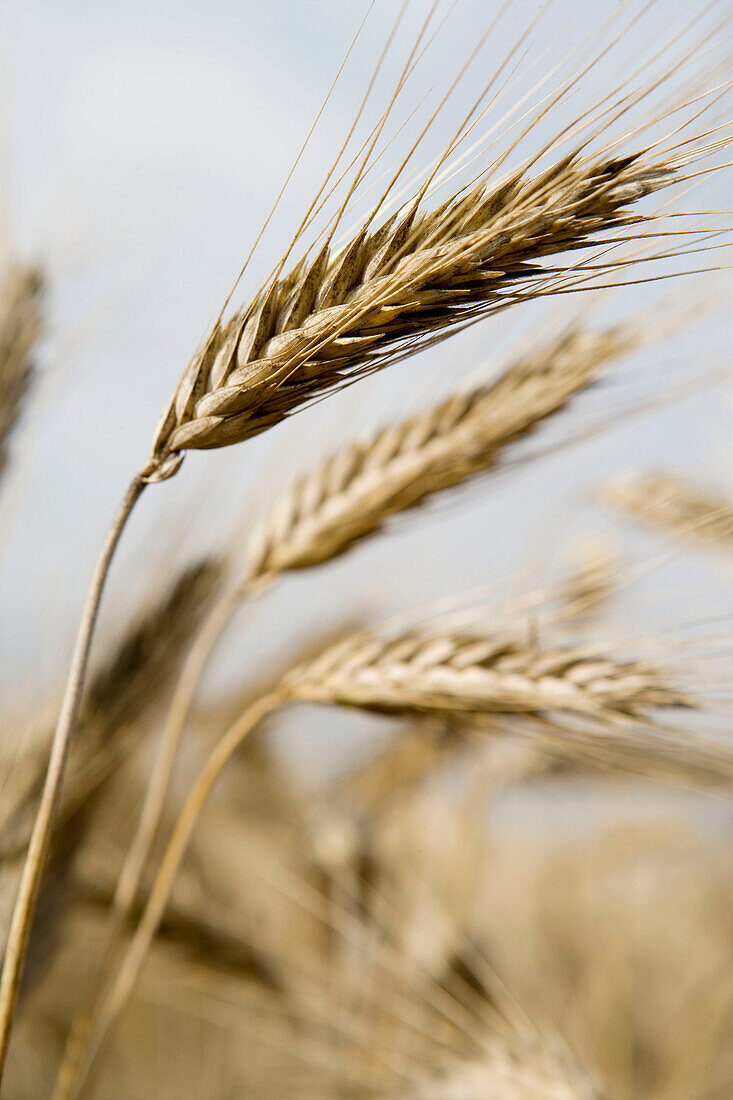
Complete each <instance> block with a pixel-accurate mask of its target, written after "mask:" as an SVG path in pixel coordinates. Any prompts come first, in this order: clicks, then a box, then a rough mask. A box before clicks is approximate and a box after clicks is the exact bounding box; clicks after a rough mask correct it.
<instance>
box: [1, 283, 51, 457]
mask: <svg viewBox="0 0 733 1100" xmlns="http://www.w3.org/2000/svg"><path fill="white" fill-rule="evenodd" d="M41 289H42V287H41V278H40V275H39V273H38V272H37V271H35V270H33V269H23V268H18V267H11V268H10V269H9V270H8V271H7V272H6V274H5V278H4V279H3V282H2V285H1V286H0V479H1V478H2V476H3V473H4V472H5V469H6V467H7V464H8V454H9V452H8V441H9V438H10V434H11V432H12V430H13V428H14V427H15V424H16V423H17V420H18V416H19V414H20V410H21V406H22V404H23V399H24V398H25V395H26V393H27V392H28V387H29V386H30V383H31V378H32V374H33V359H32V351H33V347H34V345H35V344H36V342H37V341H38V338H39V336H40V331H41Z"/></svg>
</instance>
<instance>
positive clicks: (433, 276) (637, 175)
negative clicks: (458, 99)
mask: <svg viewBox="0 0 733 1100" xmlns="http://www.w3.org/2000/svg"><path fill="white" fill-rule="evenodd" d="M673 175H674V173H673V171H672V169H671V168H670V166H669V165H668V164H666V163H656V162H652V163H646V162H645V160H644V156H643V154H642V153H635V154H632V155H630V156H626V157H623V158H618V159H615V160H609V159H603V158H600V159H595V160H594V159H593V158H583V157H582V156H581V155H580V154H571V155H568V156H566V157H564V158H563V159H562V160H560V161H559V162H558V163H556V164H554V165H552V166H551V167H550V168H549V169H547V170H546V171H545V172H543V173H542V174H540V175H539V176H538V177H537V178H535V179H527V178H524V177H523V175H522V174H521V173H520V174H518V175H515V176H514V177H512V178H510V179H508V180H507V181H505V182H503V183H500V184H497V185H487V184H484V183H481V184H479V185H478V186H477V187H475V188H473V189H471V190H470V191H469V192H468V193H467V194H465V195H462V196H460V197H458V198H455V199H451V200H449V201H447V202H446V203H444V204H443V205H442V206H439V207H438V208H437V209H435V210H433V211H432V212H429V213H423V212H421V211H420V210H419V209H418V208H417V206H416V205H412V206H410V207H409V208H408V210H407V213H406V214H403V215H401V216H397V215H395V216H393V217H392V218H391V219H389V220H388V221H387V222H386V223H385V224H384V225H383V226H382V227H381V228H380V229H378V230H377V231H376V232H373V233H370V232H369V231H368V227H365V228H364V229H363V230H362V231H361V232H359V233H358V234H357V235H356V236H355V238H354V239H353V240H352V241H351V243H349V244H348V245H346V246H345V247H344V248H343V249H342V250H341V251H340V252H338V253H337V254H336V255H335V256H334V257H333V258H330V256H329V250H328V247H327V246H324V247H323V248H322V249H321V250H320V251H319V252H318V254H317V255H316V256H314V257H310V258H307V259H304V260H302V261H301V262H300V263H299V264H297V265H296V267H295V269H294V270H293V271H292V272H291V273H290V274H289V275H288V276H286V277H283V278H280V279H276V280H275V281H274V282H272V283H271V284H270V285H269V286H268V287H267V289H266V290H265V291H264V292H263V293H262V294H261V295H260V296H259V297H258V298H257V299H256V300H255V301H254V303H253V304H252V305H251V306H250V307H248V308H247V309H245V310H243V311H242V312H241V313H238V314H237V315H236V316H234V317H233V318H232V319H231V320H230V321H228V322H226V323H220V322H218V323H217V325H216V326H215V327H214V329H213V331H212V332H211V334H210V335H209V337H208V339H207V341H206V343H205V345H204V347H203V348H202V349H201V350H200V352H199V353H198V354H197V355H196V357H195V358H194V359H193V360H192V361H191V363H190V365H189V367H188V368H187V369H186V371H185V373H184V375H183V377H182V379H181V381H180V383H179V385H178V387H177V389H176V392H175V394H174V397H173V399H172V401H171V404H170V406H169V408H168V410H167V412H166V413H165V415H164V417H163V419H162V421H161V424H160V427H159V429H158V432H157V435H156V438H155V442H154V447H153V460H152V464H151V469H152V470H153V472H152V473H150V474H149V476H150V477H160V476H169V475H170V473H171V472H174V470H175V469H176V468H177V462H178V460H177V459H174V458H173V457H172V456H175V455H176V454H177V453H178V452H181V451H184V450H187V449H190V448H212V447H222V446H226V445H228V444H230V443H236V442H239V441H240V440H244V439H248V438H250V437H251V436H254V435H257V434H259V433H260V432H262V431H265V430H266V429H267V428H269V427H271V426H272V425H274V424H276V423H278V422H279V421H281V420H283V419H284V418H285V417H286V416H288V415H289V414H290V413H291V412H293V411H294V410H295V409H297V408H298V407H299V406H301V405H303V404H304V403H305V402H307V401H310V400H312V399H313V398H315V397H317V396H319V395H322V394H325V393H328V392H330V391H332V390H334V389H336V388H337V387H339V386H341V385H343V384H344V383H345V382H347V381H348V380H349V379H353V378H354V377H356V376H357V375H359V374H361V373H364V372H367V371H370V370H374V369H377V368H378V367H381V366H383V365H384V364H385V363H386V362H388V361H389V360H391V359H394V358H397V357H399V356H401V355H403V354H405V353H406V352H407V351H410V352H412V351H415V350H416V349H418V348H419V347H422V346H425V345H426V344H428V343H430V342H431V341H434V340H435V339H436V338H438V337H440V336H441V335H444V334H445V333H446V332H448V331H450V330H452V329H454V328H456V326H458V325H461V324H464V323H466V322H468V321H470V320H473V319H475V318H477V317H479V316H483V315H485V314H487V313H490V312H492V311H493V310H496V309H499V308H503V307H504V306H505V305H506V304H507V302H509V301H512V300H518V299H519V298H523V297H527V296H528V294H531V293H532V290H531V288H532V286H533V280H534V284H536V286H535V290H536V291H537V292H538V291H539V287H540V284H541V283H542V280H543V279H544V280H547V279H549V278H551V277H552V275H551V272H550V273H548V270H547V269H545V268H544V267H543V266H542V265H538V263H537V261H539V260H541V259H542V258H543V257H546V256H552V255H558V254H560V253H564V252H568V251H570V250H575V249H579V248H584V247H588V246H590V245H592V244H596V243H599V242H600V241H601V240H602V239H603V234H604V233H605V232H606V231H607V230H610V229H616V228H620V227H622V226H628V225H631V224H637V223H638V222H639V221H642V220H644V219H643V217H641V216H640V215H635V214H634V215H632V214H631V213H630V207H631V206H633V204H634V203H635V202H637V201H638V200H639V199H641V198H643V197H644V196H645V195H648V194H650V193H652V192H653V191H655V190H657V189H658V188H660V187H664V186H665V185H667V184H668V183H669V182H670V181H671V179H672V178H673ZM568 274H569V271H568V268H567V267H566V268H565V271H564V275H565V277H566V282H569V285H572V275H571V276H570V278H569V280H568ZM528 287H529V288H530V289H528Z"/></svg>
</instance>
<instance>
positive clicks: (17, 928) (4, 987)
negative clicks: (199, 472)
mask: <svg viewBox="0 0 733 1100" xmlns="http://www.w3.org/2000/svg"><path fill="white" fill-rule="evenodd" d="M145 485H146V481H145V480H144V478H143V477H142V476H141V475H140V474H138V475H136V477H134V478H133V480H132V481H131V483H130V485H129V488H128V489H127V492H126V493H125V496H124V497H123V499H122V502H121V504H120V507H119V509H118V511H117V515H116V516H115V518H114V520H113V522H112V526H111V527H110V529H109V532H108V533H107V537H106V539H105V541H104V544H103V546H102V550H101V552H100V555H99V560H98V561H97V565H96V568H95V570H94V575H93V577H92V581H91V585H90V587H89V593H88V595H87V599H86V604H85V606H84V611H83V613H82V618H81V623H80V624H79V631H78V634H77V638H76V645H75V648H74V656H73V659H72V663H71V669H70V672H69V678H68V680H67V683H66V690H65V692H64V698H63V702H62V705H61V713H60V714H59V719H58V724H57V726H56V731H55V733H54V737H53V742H52V745H51V754H50V757H49V762H48V769H47V771H46V779H45V782H44V786H43V793H42V795H41V802H40V805H39V807H38V812H37V814H36V818H35V821H34V823H33V832H32V833H31V838H30V842H29V844H28V852H27V855H26V859H25V864H24V866H23V873H22V875H21V879H20V886H19V888H18V896H17V898H16V901H15V907H14V909H13V916H12V919H11V923H10V931H9V933H8V941H7V946H6V949H5V959H4V962H3V970H2V977H1V978H0V1079H1V1078H2V1072H3V1067H4V1065H5V1059H6V1057H7V1052H8V1045H9V1042H10V1031H11V1028H12V1024H13V1016H14V1013H15V1007H16V1004H17V1001H18V994H19V991H20V984H21V979H22V976H23V966H24V963H25V957H26V953H27V950H28V940H29V937H30V931H31V925H32V922H33V913H34V910H35V906H36V900H37V897H38V891H39V887H40V884H41V877H42V875H43V868H44V864H45V861H46V854H47V851H48V845H49V841H50V838H51V832H52V829H53V822H54V815H55V811H56V807H57V804H58V799H59V794H60V791H61V783H62V781H63V776H64V767H65V764H66V758H67V756H68V752H69V746H70V744H71V738H72V737H73V734H74V728H75V726H76V721H77V718H78V715H79V706H80V703H81V697H82V692H83V690H84V680H85V678H86V671H87V665H88V662H89V650H90V647H91V642H92V635H93V633H94V624H95V622H96V619H97V612H98V610H99V602H100V599H101V596H102V590H103V588H104V582H105V580H106V577H107V573H108V571H109V566H110V562H111V561H112V557H113V555H114V552H115V549H116V547H117V543H118V542H119V539H120V535H121V534H122V531H123V529H124V527H125V524H126V522H127V520H128V518H129V516H130V513H131V512H132V509H133V508H134V506H135V504H136V502H137V500H138V499H139V497H140V495H141V493H142V491H143V489H144V488H145Z"/></svg>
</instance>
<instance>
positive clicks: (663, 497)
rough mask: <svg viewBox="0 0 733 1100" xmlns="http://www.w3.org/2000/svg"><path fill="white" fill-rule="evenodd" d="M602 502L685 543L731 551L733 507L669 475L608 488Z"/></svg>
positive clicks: (659, 475)
mask: <svg viewBox="0 0 733 1100" xmlns="http://www.w3.org/2000/svg"><path fill="white" fill-rule="evenodd" d="M604 499H605V500H606V501H607V502H608V503H609V504H612V505H613V506H614V507H615V508H618V509H620V510H621V511H622V512H625V513H626V515H628V516H631V517H632V518H633V519H636V520H641V521H642V522H643V523H646V524H648V525H650V526H652V527H656V528H658V529H661V530H663V531H665V532H668V533H669V534H671V535H674V536H676V537H677V538H680V539H683V540H685V541H687V542H690V541H692V542H696V543H698V544H701V545H706V546H713V547H715V546H717V547H720V549H722V550H726V551H730V550H733V505H732V504H731V502H730V501H729V500H726V499H725V498H724V497H722V496H714V495H712V494H711V493H709V492H707V491H706V490H705V489H704V488H703V487H702V486H699V485H694V484H692V483H691V482H689V481H685V480H684V479H683V478H680V477H676V476H672V475H670V474H646V475H642V476H639V477H636V478H630V479H627V480H626V481H624V482H618V483H616V484H615V485H609V486H608V487H607V488H606V490H605V493H604Z"/></svg>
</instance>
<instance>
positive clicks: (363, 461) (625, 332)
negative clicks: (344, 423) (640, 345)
mask: <svg viewBox="0 0 733 1100" xmlns="http://www.w3.org/2000/svg"><path fill="white" fill-rule="evenodd" d="M638 338H639V334H638V333H636V334H634V333H633V332H632V330H631V327H628V328H623V327H617V328H613V329H607V330H605V331H600V332H589V331H584V330H583V329H581V328H580V327H579V326H572V327H571V328H569V329H568V330H566V331H565V332H563V333H561V334H560V335H558V336H557V337H556V338H555V339H554V340H552V341H550V342H549V343H548V344H546V345H545V346H543V347H541V348H538V349H537V350H536V351H535V352H534V354H531V355H529V356H525V357H523V358H520V359H519V360H518V361H516V362H515V363H513V364H512V365H511V366H510V367H509V368H508V369H507V370H506V372H505V373H504V374H503V375H502V376H501V377H500V378H499V379H498V380H497V381H495V382H494V383H491V384H485V385H480V386H477V387H476V388H474V389H472V390H470V391H468V392H464V393H461V392H457V393H455V394H453V395H452V396H450V397H449V398H448V399H447V400H445V401H442V402H441V403H440V404H438V405H436V406H434V407H433V408H431V409H428V410H427V411H426V412H424V413H422V414H419V415H417V416H411V417H409V418H408V419H406V420H403V421H401V422H397V423H394V424H390V425H388V426H387V427H385V428H383V429H382V430H381V431H380V432H378V433H377V434H376V435H375V436H373V437H372V438H371V439H367V440H363V441H356V442H355V443H353V444H351V445H350V446H349V447H347V448H345V449H344V450H342V451H339V452H338V453H336V454H334V455H333V456H331V457H330V458H329V459H327V460H326V461H325V462H324V463H323V464H322V465H321V466H319V467H318V469H316V470H315V471H313V473H311V474H307V475H304V476H303V477H300V478H299V479H298V480H297V481H296V482H295V484H294V485H293V486H292V488H291V489H290V490H289V491H288V492H286V493H285V494H284V495H283V497H282V498H281V499H280V500H279V501H278V502H277V503H276V504H275V506H274V507H273V508H272V509H271V511H270V513H269V515H268V516H267V517H266V518H265V519H264V521H263V522H262V523H261V524H260V526H259V527H258V528H257V529H256V530H255V532H254V533H253V535H252V538H251V540H250V545H249V550H248V560H249V565H248V578H249V579H251V580H252V579H256V578H258V577H261V576H263V575H267V574H270V575H274V574H277V573H280V572H282V571H284V570H287V569H301V568H304V567H307V566H311V565H317V564H319V563H321V562H324V561H328V560H329V559H331V558H334V557H336V556H337V555H338V554H341V553H343V552H344V551H345V550H347V549H348V548H349V547H350V546H351V545H352V544H353V543H354V542H356V541H358V540H359V539H362V538H365V537H366V536H367V535H370V534H373V533H374V532H376V531H378V530H379V529H380V528H381V527H382V526H383V524H384V523H385V522H386V521H387V520H388V519H389V518H390V517H391V516H394V515H396V514H397V513H399V512H403V511H406V510H407V509H409V508H414V507H416V506H417V505H419V504H420V503H421V502H422V501H424V500H425V499H426V498H427V497H429V496H431V495H433V494H435V493H438V492H440V491H441V490H445V489H448V488H451V487H453V486H456V485H459V484H460V483H462V482H464V481H467V480H468V479H469V478H471V477H473V476H475V475H476V474H479V473H481V472H482V471H486V470H489V469H491V468H492V467H494V466H495V465H496V464H497V462H498V461H499V457H500V452H501V450H502V448H504V447H506V446H507V445H508V444H509V443H511V442H513V441H514V440H516V439H518V438H519V437H521V436H523V435H526V434H527V433H529V432H531V431H532V430H533V429H534V428H535V427H536V426H537V425H538V424H539V422H540V421H542V420H544V419H545V418H546V417H548V416H551V415H552V414H553V413H556V412H558V411H560V410H561V409H562V408H564V406H565V405H566V404H567V402H568V401H569V400H570V399H571V398H572V396H573V395H574V394H576V393H578V392H579V391H580V390H582V389H584V388H586V387H587V386H588V385H590V384H591V383H592V382H593V381H594V380H595V379H596V378H597V377H598V374H599V373H600V371H601V369H602V367H603V366H604V365H605V364H606V363H608V362H610V361H611V360H613V359H616V358H618V357H620V356H622V355H624V354H626V353H627V352H628V351H630V350H631V348H632V347H633V346H634V345H635V343H636V342H637V341H638Z"/></svg>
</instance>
